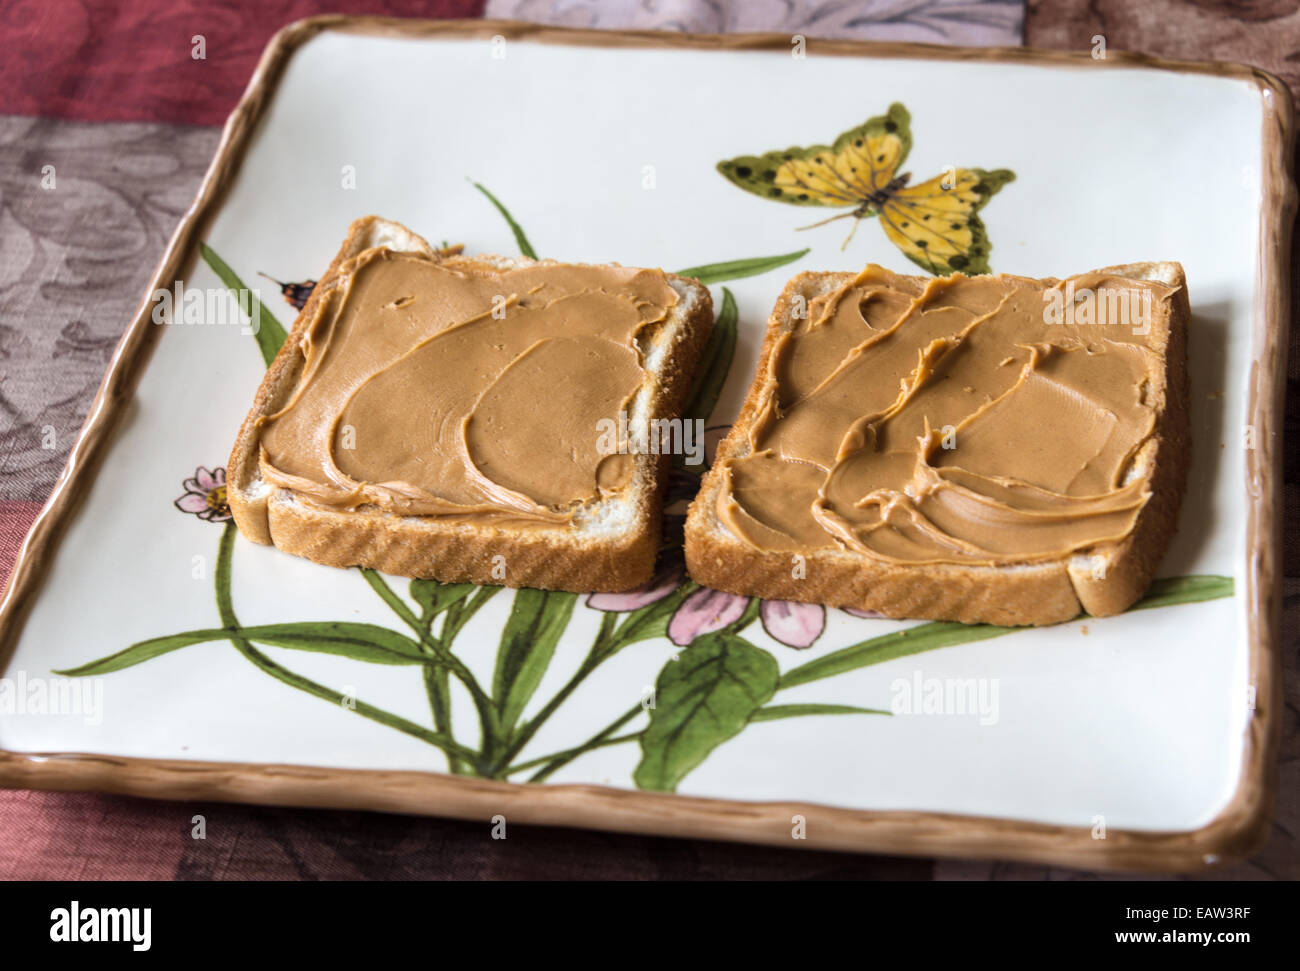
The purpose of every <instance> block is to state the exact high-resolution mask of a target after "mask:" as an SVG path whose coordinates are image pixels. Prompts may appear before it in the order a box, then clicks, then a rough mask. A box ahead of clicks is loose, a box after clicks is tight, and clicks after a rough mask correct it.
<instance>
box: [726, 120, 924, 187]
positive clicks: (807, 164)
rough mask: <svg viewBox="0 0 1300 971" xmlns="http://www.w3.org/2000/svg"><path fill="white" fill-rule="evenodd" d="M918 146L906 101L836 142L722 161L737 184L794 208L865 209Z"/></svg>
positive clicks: (730, 179)
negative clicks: (850, 207) (861, 207)
mask: <svg viewBox="0 0 1300 971" xmlns="http://www.w3.org/2000/svg"><path fill="white" fill-rule="evenodd" d="M911 147H912V135H911V116H910V115H909V114H908V112H907V109H906V108H904V107H903V106H902V105H901V104H897V103H895V104H892V105H890V106H889V111H888V112H887V113H886V114H884V115H880V116H878V117H875V118H869V119H868V120H867V121H866V122H864V123H863V124H861V125H859V126H858V127H857V128H850V129H849V130H848V131H846V132H844V133H843V134H842V135H840V136H839V137H838V138H837V139H835V143H834V144H833V145H812V146H810V147H808V148H788V149H786V150H785V151H783V152H779V151H778V152H766V153H764V154H763V155H741V156H738V157H737V158H733V159H728V160H726V161H724V162H719V163H718V171H719V172H721V173H722V175H723V176H725V177H726V178H727V180H728V181H730V182H731V183H732V184H734V185H736V186H738V187H740V188H741V189H744V190H745V191H746V192H752V193H753V194H754V195H756V196H761V197H762V198H764V199H772V200H774V201H777V202H785V203H788V204H790V205H793V206H831V207H846V206H853V207H860V206H863V205H864V204H866V203H868V202H872V201H873V200H878V199H879V198H880V193H882V192H884V191H885V190H887V189H888V187H889V184H890V183H891V182H892V181H893V179H894V175H895V173H897V171H898V167H899V166H900V165H902V163H903V160H904V159H905V158H906V157H907V153H908V152H909V151H910V150H911Z"/></svg>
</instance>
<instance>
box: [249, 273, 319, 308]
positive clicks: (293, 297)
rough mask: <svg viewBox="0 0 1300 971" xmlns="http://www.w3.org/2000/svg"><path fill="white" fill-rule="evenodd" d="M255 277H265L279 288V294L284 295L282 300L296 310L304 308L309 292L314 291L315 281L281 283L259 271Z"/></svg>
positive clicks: (309, 296)
mask: <svg viewBox="0 0 1300 971" xmlns="http://www.w3.org/2000/svg"><path fill="white" fill-rule="evenodd" d="M257 275H258V276H264V277H266V278H267V279H268V280H270V281H271V282H272V283H274V284H275V285H276V286H277V287H279V288H280V293H281V294H283V295H284V299H285V300H287V301H289V303H290V304H291V305H292V306H293V307H294V309H296V310H301V309H302V308H303V307H304V306H306V304H307V301H308V300H309V299H310V298H311V292H312V291H313V290H315V289H316V281H315V280H306V281H304V282H302V283H282V282H281V281H279V280H277V279H276V278H275V277H273V276H267V274H265V273H262V272H260V271H259V272H258V274H257Z"/></svg>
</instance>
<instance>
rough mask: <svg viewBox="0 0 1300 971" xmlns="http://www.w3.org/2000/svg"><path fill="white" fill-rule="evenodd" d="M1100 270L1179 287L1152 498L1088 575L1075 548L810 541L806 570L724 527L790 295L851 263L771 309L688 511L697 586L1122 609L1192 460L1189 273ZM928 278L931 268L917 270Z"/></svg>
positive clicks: (820, 599) (1088, 561) (875, 606)
mask: <svg viewBox="0 0 1300 971" xmlns="http://www.w3.org/2000/svg"><path fill="white" fill-rule="evenodd" d="M1096 272H1101V273H1111V274H1114V275H1116V276H1122V277H1125V278H1128V279H1139V280H1140V279H1155V280H1159V281H1160V282H1171V281H1172V285H1174V286H1177V287H1178V289H1177V291H1176V292H1175V294H1174V296H1173V298H1172V300H1171V306H1170V315H1169V322H1168V323H1169V330H1168V333H1167V334H1165V335H1164V338H1165V354H1164V369H1163V377H1164V388H1163V393H1164V402H1163V406H1162V407H1160V406H1159V405H1158V413H1157V431H1156V434H1155V435H1154V436H1153V437H1152V439H1151V440H1150V441H1149V442H1148V443H1147V445H1146V446H1144V448H1148V449H1150V450H1151V452H1150V453H1149V455H1148V457H1147V460H1148V461H1149V462H1150V463H1151V469H1152V471H1151V473H1150V476H1151V477H1150V480H1149V481H1150V489H1151V497H1150V499H1149V500H1148V501H1147V503H1146V504H1145V505H1144V506H1143V508H1142V510H1141V511H1140V512H1139V514H1138V518H1137V521H1136V522H1135V523H1134V527H1133V530H1132V532H1131V533H1130V534H1129V536H1128V537H1126V538H1125V539H1124V540H1122V541H1121V542H1120V543H1118V544H1116V545H1115V546H1114V547H1112V548H1111V549H1110V550H1108V551H1107V554H1106V559H1105V562H1104V570H1102V571H1098V572H1100V574H1101V575H1100V576H1098V577H1095V578H1094V568H1093V567H1094V562H1095V561H1094V560H1093V559H1092V558H1091V557H1082V556H1078V555H1075V554H1071V555H1069V556H1066V557H1062V558H1060V559H1058V560H1052V561H1048V562H1045V563H1033V564H1017V565H1013V566H999V567H986V566H967V565H963V564H927V565H922V566H907V565H897V564H879V563H874V562H872V561H870V560H868V559H866V558H865V557H851V556H842V555H839V551H831V552H829V553H828V554H822V553H819V552H812V553H809V554H806V555H805V557H804V564H803V566H804V570H803V572H804V576H802V577H796V576H794V572H795V570H794V566H795V561H794V559H793V557H792V554H790V553H788V552H770V551H759V550H754V549H752V548H751V547H749V546H748V545H746V544H745V543H743V542H742V541H740V540H739V539H736V538H735V537H733V536H731V535H730V534H729V533H727V532H726V531H725V530H724V529H722V528H721V526H720V524H719V523H718V522H717V517H716V513H715V512H714V508H715V501H716V497H717V494H718V490H719V488H720V487H721V484H722V483H721V475H720V473H719V472H718V471H717V469H718V461H717V459H720V458H723V457H726V456H729V455H730V454H731V453H732V452H733V451H734V450H735V449H736V448H737V447H738V445H739V443H740V442H741V441H742V440H743V438H744V436H745V432H746V429H748V427H749V425H750V423H751V422H752V421H753V419H754V417H755V414H756V413H757V411H758V408H759V395H760V392H761V391H762V388H763V384H762V375H764V374H765V373H766V372H767V365H768V362H769V361H770V359H771V356H772V354H773V353H774V351H775V346H776V339H777V338H778V337H779V336H780V334H781V333H783V331H784V329H785V328H786V327H787V326H788V320H789V311H790V304H791V301H792V299H793V297H794V296H795V295H796V294H803V293H805V292H806V288H807V287H808V286H809V285H810V284H812V283H815V282H817V283H820V282H824V281H826V280H827V279H831V278H833V279H834V280H835V282H836V283H837V284H838V283H842V282H844V281H846V280H848V279H851V278H852V276H853V274H851V273H818V272H804V273H800V274H798V275H796V276H795V277H793V278H791V280H790V281H789V282H788V283H787V284H786V286H785V288H784V289H783V290H782V293H781V296H780V297H779V298H778V300H777V303H776V306H775V307H774V308H773V311H772V315H771V317H770V318H769V321H768V326H767V332H766V334H765V336H764V340H763V345H762V348H761V350H760V352H759V363H758V366H757V368H756V370H755V373H754V380H753V381H752V383H751V385H750V389H749V392H748V393H747V395H746V398H745V401H744V404H743V405H742V406H741V409H740V414H739V416H738V417H737V419H736V422H735V424H734V425H733V426H732V428H731V431H730V432H729V433H728V435H727V436H726V438H725V439H724V440H723V441H722V442H721V443H720V444H719V446H718V449H717V458H715V461H714V465H713V468H711V469H710V470H709V472H708V473H706V474H705V477H704V480H703V482H702V483H701V487H700V490H699V492H698V493H697V495H696V497H695V500H694V501H693V502H692V503H691V506H690V509H689V511H688V513H687V519H686V527H685V537H686V542H685V555H686V568H687V571H688V573H689V574H690V576H691V578H692V579H693V580H694V581H696V582H697V583H700V584H702V585H704V586H708V587H712V588H714V589H717V590H723V591H726V592H729V593H735V594H741V595H744V596H756V597H762V598H764V599H779V600H794V601H801V602H806V603H821V604H826V605H829V606H833V607H850V608H855V609H860V610H872V611H875V612H877V613H880V614H882V615H884V616H886V617H892V618H897V619H922V620H949V621H960V622H962V623H968V624H977V623H987V624H998V625H1002V626H1043V625H1049V624H1057V623H1061V622H1063V621H1068V620H1072V619H1074V618H1075V617H1078V616H1079V615H1080V613H1081V612H1083V611H1086V612H1087V613H1089V614H1092V615H1093V616H1098V617H1104V616H1110V615H1113V614H1117V613H1120V612H1121V611H1123V610H1126V609H1127V608H1128V607H1130V606H1132V604H1133V603H1134V602H1135V601H1136V600H1137V599H1138V598H1139V597H1141V596H1142V594H1143V593H1144V592H1145V591H1146V589H1147V588H1148V587H1149V586H1150V583H1151V580H1152V578H1153V577H1154V575H1155V571H1156V569H1157V567H1158V566H1159V564H1160V561H1161V560H1162V559H1163V557H1164V554H1165V552H1166V549H1167V547H1168V545H1169V541H1170V539H1171V538H1172V536H1173V534H1174V532H1175V531H1176V529H1177V524H1178V515H1179V511H1180V509H1181V505H1182V497H1183V494H1184V492H1185V491H1186V482H1187V476H1188V470H1189V466H1190V439H1191V432H1190V422H1189V417H1188V402H1189V390H1188V381H1189V379H1188V370H1187V366H1186V357H1187V328H1188V326H1189V323H1190V318H1191V313H1190V304H1189V301H1188V295H1187V283H1186V276H1185V274H1184V272H1183V268H1182V266H1181V265H1179V264H1177V263H1172V262H1159V263H1155V262H1151V263H1128V264H1120V265H1116V266H1109V267H1103V268H1101V269H1100V270H1098V271H1096ZM918 279H921V280H928V278H926V277H919V278H918Z"/></svg>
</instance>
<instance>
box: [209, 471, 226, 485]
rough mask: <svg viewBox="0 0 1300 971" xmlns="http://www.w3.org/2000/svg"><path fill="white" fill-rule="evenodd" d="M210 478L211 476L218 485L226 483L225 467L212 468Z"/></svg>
mask: <svg viewBox="0 0 1300 971" xmlns="http://www.w3.org/2000/svg"><path fill="white" fill-rule="evenodd" d="M212 478H213V480H214V481H215V482H216V483H217V485H219V486H223V485H225V484H226V470H225V469H213V470H212Z"/></svg>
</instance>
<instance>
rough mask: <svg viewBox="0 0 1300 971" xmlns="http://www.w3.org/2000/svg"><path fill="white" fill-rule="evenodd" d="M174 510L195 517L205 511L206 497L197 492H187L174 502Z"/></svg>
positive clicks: (206, 506) (206, 505)
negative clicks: (192, 514) (191, 514)
mask: <svg viewBox="0 0 1300 971" xmlns="http://www.w3.org/2000/svg"><path fill="white" fill-rule="evenodd" d="M176 508H177V509H179V510H180V511H181V512H190V513H194V514H195V515H196V516H197V515H199V514H200V513H203V512H206V511H207V508H208V497H207V496H203V495H199V493H197V492H187V493H185V495H183V496H181V497H180V498H179V499H177V500H176Z"/></svg>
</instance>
